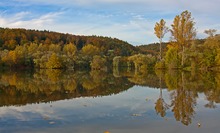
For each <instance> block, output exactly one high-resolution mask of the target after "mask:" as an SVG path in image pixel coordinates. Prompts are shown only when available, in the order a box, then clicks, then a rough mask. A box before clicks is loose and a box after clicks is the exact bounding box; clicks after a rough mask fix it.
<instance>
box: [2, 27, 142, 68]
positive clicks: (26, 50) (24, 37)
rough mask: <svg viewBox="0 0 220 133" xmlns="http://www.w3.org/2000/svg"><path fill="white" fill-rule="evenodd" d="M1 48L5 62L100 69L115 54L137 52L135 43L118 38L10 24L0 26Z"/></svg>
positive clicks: (27, 65) (22, 65)
mask: <svg viewBox="0 0 220 133" xmlns="http://www.w3.org/2000/svg"><path fill="white" fill-rule="evenodd" d="M0 50H1V51H0V65H2V66H6V67H10V68H15V67H32V68H33V67H35V68H52V69H54V68H55V69H60V68H73V67H74V68H75V67H78V68H79V67H80V68H82V67H90V66H91V67H93V68H94V69H101V67H102V68H105V66H111V65H110V64H111V63H112V59H113V58H114V57H115V56H130V55H134V54H136V53H138V49H137V48H136V47H134V46H132V45H130V44H129V43H127V42H124V41H121V40H119V39H116V38H109V37H101V36H78V35H71V34H63V33H57V32H51V31H46V30H44V31H38V30H26V29H9V28H0ZM97 64H98V65H97Z"/></svg>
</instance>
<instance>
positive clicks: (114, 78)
mask: <svg viewBox="0 0 220 133" xmlns="http://www.w3.org/2000/svg"><path fill="white" fill-rule="evenodd" d="M137 86H142V87H146V88H147V89H145V90H144V91H143V90H141V91H140V90H139V91H138V90H134V89H132V91H129V92H126V96H122V95H123V94H125V90H129V89H130V88H135V87H137ZM152 90H153V92H152ZM135 91H137V92H139V93H141V96H140V94H138V95H137V94H136V92H135ZM156 92H158V93H157V94H158V95H157V96H155V94H156ZM119 93H121V95H118V97H117V98H116V99H115V96H114V97H113V94H119ZM148 93H149V95H152V98H151V99H150V102H149V101H147V102H146V101H145V100H146V98H145V99H143V95H144V94H148ZM201 94H203V95H204V98H205V102H206V103H202V104H203V105H202V106H203V107H205V108H207V109H216V108H217V107H218V104H219V103H220V74H219V73H214V72H204V73H201V72H200V73H199V72H198V73H191V72H182V71H155V72H153V71H148V72H147V71H142V72H134V71H132V70H126V69H124V70H120V71H119V70H117V71H113V73H108V72H103V71H90V72H85V71H76V72H75V71H61V70H36V71H34V72H13V71H7V72H1V74H0V109H1V108H3V107H14V106H21V107H23V106H24V107H25V105H27V104H29V103H30V104H32V103H39V104H40V103H48V102H53V101H54V102H55V101H60V100H64V99H76V98H87V97H96V98H97V97H98V98H99V99H98V100H100V101H102V100H103V99H107V100H106V101H114V102H112V103H111V104H115V105H114V106H113V105H111V106H110V107H112V108H116V110H117V111H114V113H115V114H117V118H116V117H114V118H111V119H112V121H115V120H116V119H117V120H118V118H120V117H121V119H122V121H124V120H127V119H128V118H127V117H125V118H126V119H125V118H124V119H123V117H122V116H120V115H119V116H118V114H121V115H124V114H125V113H128V114H129V115H130V116H142V117H144V116H146V114H147V113H146V112H144V111H142V112H141V113H140V114H139V113H137V112H132V113H134V114H135V115H132V113H131V112H129V111H128V109H130V108H132V109H130V110H134V108H136V109H139V108H141V109H142V108H144V106H146V107H150V108H151V110H152V109H153V110H154V113H155V114H156V115H157V117H158V116H159V117H161V118H166V117H170V115H172V117H173V118H174V119H175V120H176V121H180V122H181V123H182V124H183V125H190V124H192V123H193V119H194V116H195V115H196V108H197V106H198V99H199V98H201V97H200V95H201ZM111 95H112V96H111ZM101 96H108V97H107V98H101ZM119 96H120V98H119ZM202 98H203V97H202ZM125 99H126V100H125ZM98 100H97V101H98ZM143 101H144V103H143ZM139 102H140V103H139ZM107 103H108V102H107ZM87 104H88V103H87ZM87 104H85V106H88V105H87ZM137 104H140V105H137ZM103 106H104V107H106V108H107V109H106V110H107V111H108V110H110V109H108V108H110V107H108V106H107V105H103ZM115 106H116V107H115ZM128 106H129V107H128ZM151 106H152V107H151ZM137 107H138V108H137ZM65 108H66V107H65ZM94 108H96V107H94ZM97 108H99V106H98V107H97ZM76 110H78V108H77V109H76ZM100 110H102V109H100ZM106 110H105V111H106ZM96 111H97V110H96V109H90V110H87V111H85V114H80V115H79V116H84V117H89V116H87V115H88V114H89V113H91V114H92V112H96ZM77 113H79V112H77ZM109 113H110V112H109ZM85 115H86V116H85ZM96 115H97V114H96ZM96 115H94V116H93V117H95V116H96ZM108 115H109V114H108ZM108 115H106V116H108ZM97 116H98V117H99V115H97ZM90 117H91V116H90ZM103 117H104V116H103ZM148 117H149V116H148ZM79 119H81V118H79ZM84 119H85V118H84ZM93 119H94V120H96V119H97V121H98V120H99V118H93ZM102 119H103V118H102ZM154 120H156V116H155V118H153V119H152V120H151V121H152V122H153V121H154Z"/></svg>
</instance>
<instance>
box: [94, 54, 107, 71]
mask: <svg viewBox="0 0 220 133" xmlns="http://www.w3.org/2000/svg"><path fill="white" fill-rule="evenodd" d="M90 66H91V68H92V69H93V70H104V69H106V59H105V58H103V57H101V56H99V55H95V56H93V60H92V62H91V63H90Z"/></svg>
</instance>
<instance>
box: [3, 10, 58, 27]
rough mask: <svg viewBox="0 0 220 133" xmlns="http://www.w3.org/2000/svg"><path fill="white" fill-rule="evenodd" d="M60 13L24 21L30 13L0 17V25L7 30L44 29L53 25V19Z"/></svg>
mask: <svg viewBox="0 0 220 133" xmlns="http://www.w3.org/2000/svg"><path fill="white" fill-rule="evenodd" d="M61 14H62V12H55V13H47V14H44V15H41V16H39V17H36V18H32V19H29V20H25V18H27V17H28V15H32V14H31V13H30V12H20V13H16V14H14V15H12V16H2V15H1V16H0V25H1V26H3V27H9V28H32V29H44V27H45V26H47V25H50V24H53V23H54V21H55V19H56V18H57V17H58V16H59V15H61Z"/></svg>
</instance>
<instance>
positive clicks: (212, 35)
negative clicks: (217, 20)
mask: <svg viewBox="0 0 220 133" xmlns="http://www.w3.org/2000/svg"><path fill="white" fill-rule="evenodd" d="M216 32H217V30H216V29H208V30H205V31H204V33H206V34H207V35H209V37H214V35H215V33H216Z"/></svg>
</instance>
